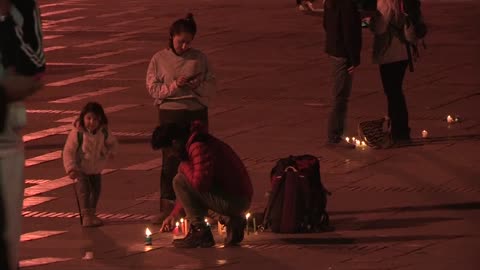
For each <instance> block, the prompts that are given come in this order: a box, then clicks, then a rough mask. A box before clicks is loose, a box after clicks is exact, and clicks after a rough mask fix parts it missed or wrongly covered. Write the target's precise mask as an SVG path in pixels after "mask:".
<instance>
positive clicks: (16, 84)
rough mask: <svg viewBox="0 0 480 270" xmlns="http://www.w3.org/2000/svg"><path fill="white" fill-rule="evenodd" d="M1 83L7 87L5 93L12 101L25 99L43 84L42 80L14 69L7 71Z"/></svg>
mask: <svg viewBox="0 0 480 270" xmlns="http://www.w3.org/2000/svg"><path fill="white" fill-rule="evenodd" d="M0 84H1V85H2V86H3V87H4V88H5V94H6V96H7V99H8V101H10V102H14V101H19V100H23V99H25V98H27V97H28V96H30V95H32V94H33V93H35V92H36V91H37V90H38V89H40V88H42V86H43V83H42V81H41V80H39V79H37V78H35V77H30V76H23V75H19V74H17V73H15V72H13V71H7V73H6V74H5V77H4V78H3V80H2V81H1V82H0Z"/></svg>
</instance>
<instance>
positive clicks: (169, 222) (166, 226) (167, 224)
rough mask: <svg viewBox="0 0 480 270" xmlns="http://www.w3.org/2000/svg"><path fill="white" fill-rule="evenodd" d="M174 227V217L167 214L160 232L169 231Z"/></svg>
mask: <svg viewBox="0 0 480 270" xmlns="http://www.w3.org/2000/svg"><path fill="white" fill-rule="evenodd" d="M173 228H175V218H174V217H173V216H171V215H169V216H168V217H167V218H165V220H164V221H163V223H162V227H161V228H160V231H161V232H171V231H172V230H173Z"/></svg>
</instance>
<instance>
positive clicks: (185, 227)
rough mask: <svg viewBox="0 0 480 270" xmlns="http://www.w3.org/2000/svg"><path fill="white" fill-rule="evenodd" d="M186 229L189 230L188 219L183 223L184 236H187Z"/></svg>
mask: <svg viewBox="0 0 480 270" xmlns="http://www.w3.org/2000/svg"><path fill="white" fill-rule="evenodd" d="M188 229H189V228H188V219H185V220H184V221H183V233H184V234H185V235H187V234H188Z"/></svg>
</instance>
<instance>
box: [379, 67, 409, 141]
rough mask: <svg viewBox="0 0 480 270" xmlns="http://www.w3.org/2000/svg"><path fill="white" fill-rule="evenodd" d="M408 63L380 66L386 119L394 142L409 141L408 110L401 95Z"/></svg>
mask: <svg viewBox="0 0 480 270" xmlns="http://www.w3.org/2000/svg"><path fill="white" fill-rule="evenodd" d="M407 66H408V61H400V62H394V63H389V64H382V65H380V76H381V78H382V84H383V90H384V92H385V95H386V96H387V102H388V117H389V118H390V121H391V133H392V138H393V139H394V140H408V139H410V127H409V126H408V110H407V103H406V101H405V96H404V95H403V78H404V77H405V71H406V69H407Z"/></svg>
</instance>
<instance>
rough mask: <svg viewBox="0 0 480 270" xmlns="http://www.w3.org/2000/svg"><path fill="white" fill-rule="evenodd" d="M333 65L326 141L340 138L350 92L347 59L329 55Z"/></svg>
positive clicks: (332, 141)
mask: <svg viewBox="0 0 480 270" xmlns="http://www.w3.org/2000/svg"><path fill="white" fill-rule="evenodd" d="M330 59H331V61H332V65H333V78H334V82H333V90H332V99H333V102H332V111H331V112H330V117H329V119H328V134H327V135H328V141H329V142H331V143H338V142H339V141H341V140H342V136H343V132H344V129H345V120H346V118H347V106H348V99H349V98H350V93H351V92H352V75H350V74H349V73H348V68H349V64H348V60H347V59H346V58H342V57H333V56H330Z"/></svg>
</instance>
